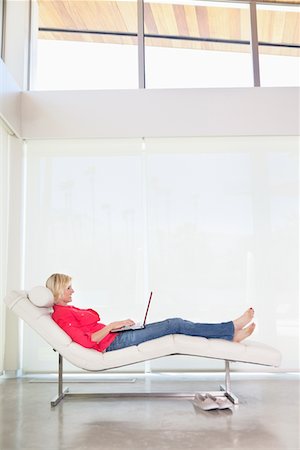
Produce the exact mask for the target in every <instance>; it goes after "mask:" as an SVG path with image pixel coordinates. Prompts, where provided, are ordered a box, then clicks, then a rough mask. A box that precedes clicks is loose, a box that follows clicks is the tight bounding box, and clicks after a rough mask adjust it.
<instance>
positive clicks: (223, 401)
mask: <svg viewBox="0 0 300 450" xmlns="http://www.w3.org/2000/svg"><path fill="white" fill-rule="evenodd" d="M207 397H208V398H210V399H211V400H214V401H215V402H216V403H217V405H218V408H219V409H227V408H231V407H232V406H233V404H232V403H231V401H230V400H228V398H227V397H215V396H213V395H211V394H207Z"/></svg>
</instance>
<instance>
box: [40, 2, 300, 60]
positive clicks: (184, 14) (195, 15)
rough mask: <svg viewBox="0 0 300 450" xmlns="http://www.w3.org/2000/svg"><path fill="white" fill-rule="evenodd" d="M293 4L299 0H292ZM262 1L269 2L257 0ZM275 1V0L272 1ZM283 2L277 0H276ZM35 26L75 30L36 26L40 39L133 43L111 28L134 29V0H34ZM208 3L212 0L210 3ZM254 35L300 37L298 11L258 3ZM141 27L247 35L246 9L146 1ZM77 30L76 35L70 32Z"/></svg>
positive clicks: (282, 39) (234, 47)
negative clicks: (36, 8)
mask: <svg viewBox="0 0 300 450" xmlns="http://www.w3.org/2000/svg"><path fill="white" fill-rule="evenodd" d="M292 2H293V3H294V4H299V2H298V1H296V0H292ZM261 3H265V4H267V3H268V2H261ZM273 3H274V2H273ZM281 3H282V2H281ZM38 5H39V27H42V28H50V29H65V30H66V29H67V30H74V33H59V32H47V33H45V32H40V33H39V38H40V39H61V40H63V39H67V40H77V41H78V40H82V41H87V42H107V43H132V44H136V43H137V39H136V37H130V36H116V35H113V33H116V32H121V33H122V32H124V33H137V2H136V1H113V0H111V1H106V0H38ZM212 5H213V3H212ZM257 17H258V33H259V35H258V37H259V40H260V41H263V42H270V43H276V44H280V43H284V44H296V45H299V42H300V19H299V17H300V14H299V13H298V14H297V13H295V12H285V11H276V10H269V9H266V10H264V9H261V8H259V9H258V12H257ZM76 30H78V31H88V30H89V31H94V32H101V31H102V32H111V33H112V35H97V34H92V33H91V34H83V33H81V34H80V33H78V34H76V33H75V31H76ZM145 32H146V33H148V34H154V35H155V34H158V35H165V36H166V35H167V36H168V35H173V36H184V37H189V36H190V37H199V38H204V39H208V40H211V39H226V40H232V41H250V24H249V9H248V8H239V6H238V5H237V7H234V6H233V7H230V8H228V7H225V5H224V7H221V6H220V5H219V6H218V7H216V6H209V7H208V6H193V5H191V4H188V5H184V4H182V5H179V4H171V3H145ZM75 36H76V37H75ZM147 45H156V46H163V47H176V48H191V49H198V48H199V49H200V48H201V49H209V50H212V49H218V51H220V50H221V49H222V45H223V51H228V50H229V49H230V50H229V51H241V49H243V51H249V48H247V47H249V46H247V45H238V44H230V43H224V44H220V43H213V42H195V41H188V40H181V41H180V40H175V39H173V40H172V39H165V38H152V39H149V38H147ZM268 49H269V53H270V54H274V52H275V54H286V55H295V54H298V53H299V50H298V49H293V48H292V49H291V48H288V47H280V48H271V47H263V48H262V51H263V52H267V53H268Z"/></svg>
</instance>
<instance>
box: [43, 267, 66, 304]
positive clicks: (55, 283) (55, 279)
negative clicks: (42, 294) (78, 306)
mask: <svg viewBox="0 0 300 450" xmlns="http://www.w3.org/2000/svg"><path fill="white" fill-rule="evenodd" d="M71 281H72V278H71V277H69V275H64V274H63V273H54V274H53V275H51V277H49V278H48V280H47V281H46V287H47V288H48V289H50V291H51V292H52V294H53V296H54V301H57V300H58V299H59V298H60V297H62V296H63V295H64V292H65V290H66V289H67V288H68V286H69V285H70V284H71Z"/></svg>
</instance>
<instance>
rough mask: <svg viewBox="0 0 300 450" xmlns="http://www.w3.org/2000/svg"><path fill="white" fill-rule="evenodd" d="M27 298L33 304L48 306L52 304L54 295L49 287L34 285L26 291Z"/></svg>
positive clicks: (42, 306)
mask: <svg viewBox="0 0 300 450" xmlns="http://www.w3.org/2000/svg"><path fill="white" fill-rule="evenodd" d="M28 298H29V300H30V301H31V303H33V304H34V305H35V306H39V307H41V308H50V306H53V304H54V297H53V294H52V292H51V291H50V289H48V288H47V287H45V286H36V287H34V288H32V289H31V291H30V292H29V293H28Z"/></svg>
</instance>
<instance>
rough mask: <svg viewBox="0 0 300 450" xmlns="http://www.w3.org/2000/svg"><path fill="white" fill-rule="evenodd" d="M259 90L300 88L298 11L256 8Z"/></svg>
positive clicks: (299, 26)
mask: <svg viewBox="0 0 300 450" xmlns="http://www.w3.org/2000/svg"><path fill="white" fill-rule="evenodd" d="M257 26H258V40H259V44H260V45H259V56H260V73H261V85H262V86H299V81H300V64H299V63H300V61H299V56H300V9H299V7H297V6H293V7H291V6H275V5H258V6H257Z"/></svg>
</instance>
